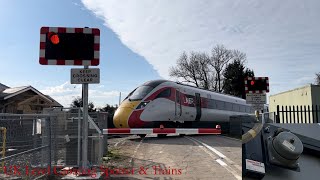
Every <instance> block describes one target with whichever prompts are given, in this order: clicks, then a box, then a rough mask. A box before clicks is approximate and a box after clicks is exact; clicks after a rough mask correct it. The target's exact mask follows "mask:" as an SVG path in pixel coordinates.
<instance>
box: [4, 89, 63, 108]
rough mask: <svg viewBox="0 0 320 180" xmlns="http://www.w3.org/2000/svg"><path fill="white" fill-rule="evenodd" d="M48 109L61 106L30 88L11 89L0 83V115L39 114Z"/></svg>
mask: <svg viewBox="0 0 320 180" xmlns="http://www.w3.org/2000/svg"><path fill="white" fill-rule="evenodd" d="M50 107H63V106H62V105H61V104H60V103H58V102H57V101H55V100H54V99H52V98H51V97H50V96H47V95H44V94H42V93H41V92H40V91H38V90H37V89H35V88H34V87H32V86H21V87H13V88H11V87H8V86H6V85H4V84H1V83H0V113H18V114H22V113H41V112H42V110H43V109H44V108H50Z"/></svg>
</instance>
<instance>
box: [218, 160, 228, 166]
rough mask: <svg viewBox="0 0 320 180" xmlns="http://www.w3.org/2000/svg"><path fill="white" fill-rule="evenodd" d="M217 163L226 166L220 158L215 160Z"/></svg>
mask: <svg viewBox="0 0 320 180" xmlns="http://www.w3.org/2000/svg"><path fill="white" fill-rule="evenodd" d="M216 161H217V163H219V164H220V165H221V166H228V165H227V164H226V163H225V162H223V161H222V160H221V159H217V160H216Z"/></svg>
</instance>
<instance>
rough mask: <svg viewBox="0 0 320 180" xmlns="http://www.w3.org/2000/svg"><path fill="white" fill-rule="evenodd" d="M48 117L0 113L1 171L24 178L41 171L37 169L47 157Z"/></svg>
mask: <svg viewBox="0 0 320 180" xmlns="http://www.w3.org/2000/svg"><path fill="white" fill-rule="evenodd" d="M50 118H51V117H50V116H47V115H19V114H0V127H1V130H2V131H1V133H0V134H1V135H0V145H1V150H2V151H1V170H2V172H1V173H3V174H5V175H7V176H22V177H25V179H29V178H31V179H32V178H34V177H36V176H40V175H42V173H39V171H42V170H43V169H46V168H47V167H48V164H49V161H50V158H49V156H48V154H50V149H49V147H50V146H49V132H50V129H49V127H50V126H48V123H49V122H50ZM4 129H5V131H6V132H5V131H4Z"/></svg>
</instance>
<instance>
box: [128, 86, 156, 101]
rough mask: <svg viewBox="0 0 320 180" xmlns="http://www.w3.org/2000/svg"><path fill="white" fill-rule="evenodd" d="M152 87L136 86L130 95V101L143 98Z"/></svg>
mask: <svg viewBox="0 0 320 180" xmlns="http://www.w3.org/2000/svg"><path fill="white" fill-rule="evenodd" d="M152 89H153V87H151V86H140V87H138V88H137V89H136V90H135V91H134V92H133V93H132V94H131V95H130V96H129V98H128V99H129V100H130V101H137V100H141V99H143V98H144V97H145V96H146V95H147V94H149V93H150V92H151V91H152Z"/></svg>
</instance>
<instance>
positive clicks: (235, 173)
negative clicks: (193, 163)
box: [184, 136, 242, 180]
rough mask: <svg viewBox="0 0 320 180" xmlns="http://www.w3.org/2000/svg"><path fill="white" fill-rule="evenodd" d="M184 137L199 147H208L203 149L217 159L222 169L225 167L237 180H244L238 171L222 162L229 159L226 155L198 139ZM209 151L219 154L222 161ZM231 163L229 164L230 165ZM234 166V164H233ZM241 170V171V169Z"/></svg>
mask: <svg viewBox="0 0 320 180" xmlns="http://www.w3.org/2000/svg"><path fill="white" fill-rule="evenodd" d="M184 137H185V138H187V139H189V140H191V141H193V142H194V143H195V144H197V145H198V147H203V146H204V147H206V148H202V149H203V150H204V151H205V152H206V153H207V154H209V155H210V156H211V157H212V158H213V159H215V161H216V162H217V163H218V164H220V165H221V166H222V167H224V168H225V169H226V170H227V171H229V172H230V173H231V174H232V175H233V176H234V177H235V178H236V179H237V180H241V179H242V175H240V174H238V172H237V171H236V170H234V169H233V168H232V167H230V166H228V164H226V163H225V162H223V161H222V159H227V157H226V156H225V155H223V154H222V153H221V152H219V151H218V150H216V149H214V148H213V147H211V146H209V145H207V144H205V143H203V142H201V141H199V140H197V139H195V138H193V137H186V136H184ZM201 144H202V145H203V146H201ZM207 149H209V150H210V151H211V152H213V153H215V154H217V155H218V156H219V157H220V159H217V158H215V156H214V155H213V154H212V153H210V152H208V150H207ZM227 161H228V162H229V161H230V162H232V161H231V160H230V159H229V160H227ZM230 162H229V163H230ZM232 164H234V163H233V162H232ZM235 167H236V168H237V169H238V167H237V166H235ZM239 170H240V171H241V169H239Z"/></svg>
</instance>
